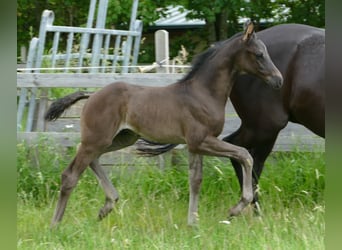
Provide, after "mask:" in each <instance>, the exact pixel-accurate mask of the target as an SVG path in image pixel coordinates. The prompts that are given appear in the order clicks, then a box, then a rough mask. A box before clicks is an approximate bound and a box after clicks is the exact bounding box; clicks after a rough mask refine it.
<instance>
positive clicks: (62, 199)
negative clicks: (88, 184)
mask: <svg viewBox="0 0 342 250" xmlns="http://www.w3.org/2000/svg"><path fill="white" fill-rule="evenodd" d="M96 157H97V156H96V154H95V152H94V150H92V147H87V146H84V145H83V144H81V145H80V147H79V148H78V150H77V154H76V156H75V158H74V159H73V160H72V162H71V163H70V164H69V166H68V167H67V168H66V169H65V170H64V171H63V173H62V183H61V189H60V194H59V199H58V203H57V207H56V210H55V214H54V216H53V218H52V222H51V227H53V226H55V225H56V224H57V223H58V222H59V221H61V220H62V217H63V215H64V211H65V208H66V205H67V203H68V200H69V197H70V194H71V192H72V190H73V189H74V187H75V186H76V184H77V182H78V180H79V178H80V176H81V174H82V173H83V172H84V170H85V169H86V168H87V166H88V165H89V164H90V162H92V161H93V160H94V159H95V158H96Z"/></svg>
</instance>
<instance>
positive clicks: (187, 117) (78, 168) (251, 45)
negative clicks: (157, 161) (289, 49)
mask: <svg viewBox="0 0 342 250" xmlns="http://www.w3.org/2000/svg"><path fill="white" fill-rule="evenodd" d="M242 72H246V73H249V74H252V75H255V76H257V77H260V78H262V79H263V80H264V81H265V82H266V83H267V84H269V85H271V86H273V87H275V88H279V87H280V86H281V85H282V82H283V79H282V76H281V74H280V72H279V70H278V69H277V68H276V67H275V66H274V64H273V62H272V61H271V59H270V57H269V55H268V52H267V50H266V47H265V45H264V44H263V43H262V42H261V41H260V40H259V39H258V38H257V37H256V35H255V33H254V26H253V24H252V23H251V22H249V23H248V24H246V28H245V31H244V32H243V34H238V35H236V36H234V37H233V38H231V39H229V40H227V41H225V42H224V43H222V45H221V46H219V47H214V48H211V49H209V50H208V51H206V52H205V53H204V54H202V55H201V56H200V57H199V59H198V61H197V63H195V65H194V67H193V69H192V70H191V71H190V72H189V74H187V75H186V76H185V77H184V78H183V79H182V80H180V81H179V82H177V83H174V84H171V85H168V86H166V87H143V86H138V85H132V84H127V83H124V82H116V83H112V84H109V85H107V86H106V87H104V88H102V89H101V90H99V91H97V92H95V93H94V94H89V93H85V92H82V91H81V92H76V93H74V94H71V95H68V96H66V97H64V98H61V99H59V100H57V101H56V102H55V103H53V104H52V105H51V107H50V109H49V110H48V112H47V114H46V119H47V120H54V119H57V118H58V117H59V116H60V115H61V113H62V112H63V111H64V110H65V109H66V108H68V107H69V106H71V105H72V104H73V103H75V102H76V101H77V100H80V99H82V98H88V97H89V99H88V101H87V102H86V103H85V105H84V108H83V111H82V114H81V143H80V145H79V147H78V150H77V154H76V156H75V158H74V159H73V160H72V162H71V163H70V165H69V166H68V167H67V168H66V169H65V170H64V171H63V173H62V183H61V191H60V196H59V200H58V204H57V207H56V211H55V214H54V217H53V220H52V226H53V225H55V224H56V223H58V222H59V221H60V220H61V219H62V217H63V214H64V211H65V208H66V205H67V201H68V199H69V196H70V194H71V192H72V190H73V188H74V187H75V186H76V184H77V181H78V179H79V177H80V176H81V174H82V173H83V171H84V170H85V169H86V168H87V166H88V165H90V168H91V169H92V170H93V171H94V173H95V174H96V176H97V177H98V179H99V181H100V183H101V185H102V187H103V189H104V192H105V194H106V201H105V204H104V207H103V208H102V209H101V210H100V212H99V218H100V219H101V218H103V217H105V216H106V215H107V214H108V213H109V212H110V211H111V210H112V208H113V206H114V202H115V201H117V200H118V198H119V196H118V193H117V191H116V189H115V188H114V187H113V185H112V184H111V182H110V181H109V180H108V178H107V176H106V174H105V172H104V171H103V170H102V168H101V166H100V164H99V160H98V159H99V157H100V156H101V155H102V154H104V153H106V152H110V151H115V150H119V149H121V148H124V147H127V146H129V145H132V144H134V143H135V142H136V141H137V139H139V138H141V137H143V138H146V139H148V140H151V141H155V142H158V143H173V144H187V145H188V150H189V155H190V157H189V161H190V163H189V165H190V170H189V174H190V176H189V182H190V185H189V186H190V201H189V213H188V223H189V224H194V223H196V215H197V211H198V195H199V189H200V185H201V180H202V155H212V156H222V157H229V158H233V159H235V160H236V161H237V162H239V163H240V164H241V166H242V172H243V177H242V178H243V185H242V194H241V199H240V201H239V202H238V203H237V205H235V206H234V207H232V208H231V209H230V212H229V214H230V216H234V215H237V214H239V213H240V212H241V211H242V210H243V209H244V208H245V207H246V206H247V205H248V204H249V203H250V202H251V201H252V199H253V190H252V166H253V159H252V157H251V156H250V154H249V153H248V151H247V150H246V149H244V148H242V147H238V146H234V145H232V144H229V143H225V142H223V141H221V140H219V139H218V138H217V136H218V135H219V134H220V133H221V131H222V128H223V125H224V114H225V105H226V101H227V98H228V96H229V94H230V91H231V89H232V87H233V85H232V83H233V82H235V80H234V79H235V78H236V77H237V76H238V75H239V74H241V73H242Z"/></svg>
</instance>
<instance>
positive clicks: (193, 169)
mask: <svg viewBox="0 0 342 250" xmlns="http://www.w3.org/2000/svg"><path fill="white" fill-rule="evenodd" d="M202 159H203V157H202V156H201V155H198V154H192V153H190V152H189V189H190V198H189V210H188V225H195V224H196V223H197V221H198V200H199V192H200V188H201V183H202Z"/></svg>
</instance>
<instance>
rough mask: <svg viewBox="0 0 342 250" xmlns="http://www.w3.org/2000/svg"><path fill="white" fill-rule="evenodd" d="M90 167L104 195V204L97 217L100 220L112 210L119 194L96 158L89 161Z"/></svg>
mask: <svg viewBox="0 0 342 250" xmlns="http://www.w3.org/2000/svg"><path fill="white" fill-rule="evenodd" d="M90 168H91V169H92V170H93V171H94V173H95V175H96V177H97V179H98V181H99V183H100V185H101V186H102V188H103V190H104V192H105V195H106V200H105V204H104V206H103V207H102V208H101V209H100V211H99V219H100V220H101V219H103V218H104V217H105V216H106V215H107V214H108V213H110V211H112V209H113V207H114V203H115V202H116V201H117V200H118V199H119V195H118V192H117V191H116V189H115V187H114V186H113V184H112V183H111V182H110V180H109V179H108V177H107V174H106V172H105V171H104V170H103V168H102V167H101V165H100V163H99V160H98V159H95V160H94V161H92V162H91V163H90Z"/></svg>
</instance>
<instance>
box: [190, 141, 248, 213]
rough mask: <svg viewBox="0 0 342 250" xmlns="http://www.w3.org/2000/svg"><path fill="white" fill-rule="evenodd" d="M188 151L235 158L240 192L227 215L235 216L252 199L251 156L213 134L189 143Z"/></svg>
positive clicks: (242, 149) (244, 150)
mask: <svg viewBox="0 0 342 250" xmlns="http://www.w3.org/2000/svg"><path fill="white" fill-rule="evenodd" d="M188 147H189V151H190V152H192V153H197V154H205V155H211V156H219V157H228V158H233V159H235V160H237V161H238V162H239V163H240V164H241V166H242V176H243V177H242V194H241V199H240V201H239V202H238V204H237V205H235V206H234V207H232V208H231V209H230V210H229V216H235V215H238V214H240V213H241V211H242V210H243V209H244V208H245V207H246V206H247V205H248V204H249V203H250V202H251V201H252V200H253V188H252V167H253V158H252V157H251V155H250V154H249V153H248V151H247V150H246V149H245V148H242V147H239V146H236V145H233V144H229V143H226V142H223V141H221V140H219V139H218V138H216V137H214V136H207V137H206V138H205V139H204V140H203V141H202V142H201V143H200V144H199V145H195V144H191V143H190V144H189V143H188Z"/></svg>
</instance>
